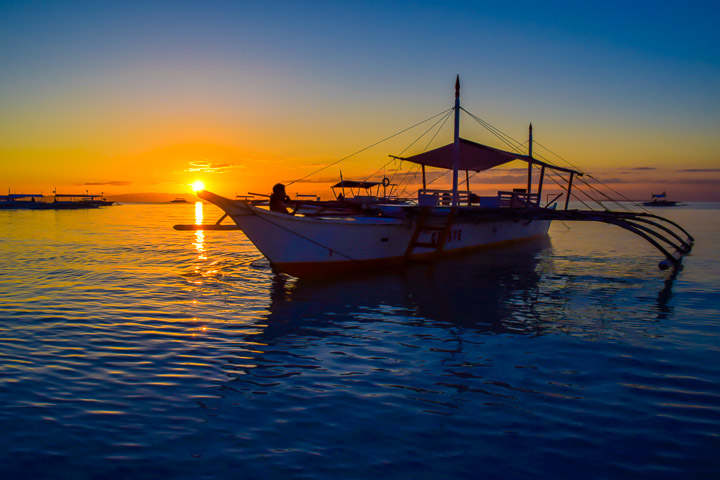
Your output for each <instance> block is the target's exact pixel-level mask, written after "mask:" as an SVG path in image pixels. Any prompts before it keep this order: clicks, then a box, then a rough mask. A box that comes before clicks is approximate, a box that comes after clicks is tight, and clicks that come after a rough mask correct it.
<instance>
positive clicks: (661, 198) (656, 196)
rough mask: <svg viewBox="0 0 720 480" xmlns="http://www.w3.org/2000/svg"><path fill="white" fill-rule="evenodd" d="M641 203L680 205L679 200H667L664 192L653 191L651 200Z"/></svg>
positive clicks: (656, 205)
mask: <svg viewBox="0 0 720 480" xmlns="http://www.w3.org/2000/svg"><path fill="white" fill-rule="evenodd" d="M642 204H643V205H644V206H646V207H675V206H677V205H681V203H679V202H676V201H673V200H668V199H667V194H666V193H665V192H663V193H653V194H652V200H651V201H649V202H643V203H642Z"/></svg>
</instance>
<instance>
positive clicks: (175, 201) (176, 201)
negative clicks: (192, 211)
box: [170, 198, 190, 203]
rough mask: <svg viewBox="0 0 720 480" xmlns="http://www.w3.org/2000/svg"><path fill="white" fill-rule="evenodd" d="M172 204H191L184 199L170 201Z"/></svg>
mask: <svg viewBox="0 0 720 480" xmlns="http://www.w3.org/2000/svg"><path fill="white" fill-rule="evenodd" d="M170 203H190V202H188V201H187V200H185V199H184V198H176V199H175V200H170Z"/></svg>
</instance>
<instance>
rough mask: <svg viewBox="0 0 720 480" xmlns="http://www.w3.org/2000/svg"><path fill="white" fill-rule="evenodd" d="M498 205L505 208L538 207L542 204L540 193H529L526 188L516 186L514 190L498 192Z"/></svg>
mask: <svg viewBox="0 0 720 480" xmlns="http://www.w3.org/2000/svg"><path fill="white" fill-rule="evenodd" d="M497 198H498V206H499V207H505V208H525V207H537V206H538V205H539V204H540V195H538V194H537V193H527V191H525V189H524V188H516V189H514V190H513V191H512V192H507V191H499V192H498V197H497Z"/></svg>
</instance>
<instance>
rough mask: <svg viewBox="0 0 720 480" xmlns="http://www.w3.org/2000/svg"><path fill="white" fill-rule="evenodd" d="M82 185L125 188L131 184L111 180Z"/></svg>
mask: <svg viewBox="0 0 720 480" xmlns="http://www.w3.org/2000/svg"><path fill="white" fill-rule="evenodd" d="M83 185H91V186H97V185H112V186H115V187H127V186H128V185H132V182H126V181H124V180H113V181H111V182H87V183H83Z"/></svg>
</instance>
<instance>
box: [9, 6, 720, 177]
mask: <svg viewBox="0 0 720 480" xmlns="http://www.w3.org/2000/svg"><path fill="white" fill-rule="evenodd" d="M718 20H720V6H718V5H717V4H715V3H713V2H694V1H690V2H684V3H678V2H604V3H602V4H597V5H591V4H584V3H580V2H527V1H517V2H513V3H511V4H508V3H500V2H462V1H449V2H428V1H416V2H392V1H389V2H373V1H365V2H314V1H309V2H283V1H268V2H245V1H236V2H214V1H207V2H199V1H193V2H190V1H176V2H132V1H130V2H112V1H111V2H75V1H66V2H1V3H0V162H2V163H0V164H5V165H4V166H3V168H8V167H7V165H9V164H10V163H15V164H17V162H16V161H15V159H17V158H22V159H24V160H27V162H25V161H23V162H22V163H23V164H24V165H25V166H24V167H23V169H21V171H19V172H18V174H17V177H14V176H12V175H14V173H13V172H8V175H10V177H9V179H8V181H10V183H14V184H20V183H24V182H29V181H30V179H31V178H33V177H37V172H33V171H32V169H31V166H32V164H33V160H35V161H36V162H35V163H37V165H38V167H37V168H40V169H41V170H42V171H43V172H45V173H46V175H44V178H43V179H42V180H43V181H49V180H50V177H51V174H52V173H53V171H52V165H53V164H54V163H57V162H53V158H55V159H58V161H60V162H65V163H66V164H67V162H70V160H69V159H70V156H71V155H74V157H72V158H74V160H72V162H74V163H73V165H74V167H73V166H71V168H69V169H64V171H57V172H54V173H56V174H57V175H58V176H59V177H60V178H61V179H62V181H67V182H70V183H71V184H72V182H76V183H77V182H83V181H88V182H90V181H92V182H102V181H103V180H107V181H108V182H109V181H118V180H125V179H121V178H119V177H118V175H121V174H122V173H123V172H124V171H125V172H127V170H128V169H127V165H130V166H131V167H132V168H135V167H134V166H137V165H138V164H143V165H144V166H145V167H147V165H148V164H150V165H156V166H157V168H156V170H157V171H154V172H153V174H154V176H155V177H161V176H163V175H164V174H165V175H166V176H167V177H169V180H168V183H169V184H172V182H176V183H182V182H184V181H185V180H184V179H182V178H181V177H182V175H179V174H178V173H177V172H179V171H181V168H180V166H179V162H186V161H189V160H191V158H190V157H191V156H192V155H190V154H187V155H185V156H182V155H181V156H177V152H178V149H179V148H180V145H181V144H193V145H196V147H197V146H198V145H208V148H209V153H208V155H207V158H208V159H209V161H211V162H212V161H213V155H220V156H221V157H223V159H224V161H228V162H235V163H237V164H238V165H239V164H242V165H246V164H248V162H252V161H253V159H267V158H270V157H272V158H276V157H277V158H281V157H282V158H299V159H300V160H302V161H309V160H308V159H309V158H310V157H313V158H316V159H317V161H318V162H322V161H323V160H329V161H331V160H333V159H334V158H337V157H342V156H344V155H345V154H347V153H349V152H351V151H354V150H355V149H356V148H357V147H360V146H363V145H364V144H366V143H370V142H371V141H373V140H376V139H378V138H381V137H382V136H384V135H385V134H388V133H393V132H394V131H397V130H398V129H400V128H402V127H404V126H407V125H409V124H412V123H414V122H415V121H417V120H419V119H422V118H425V117H427V116H429V115H431V114H434V113H437V112H439V111H441V110H443V109H445V108H447V107H449V106H450V105H451V101H452V99H451V95H452V84H453V80H454V77H455V75H456V74H458V73H459V74H460V75H461V79H462V82H463V104H464V105H465V107H466V108H468V109H469V110H471V111H472V112H473V113H476V114H478V115H480V116H481V117H482V118H484V119H486V120H488V121H490V122H491V123H493V124H495V125H496V126H498V127H499V128H501V129H502V130H504V131H507V132H508V133H510V134H511V135H514V136H522V135H524V132H525V130H526V128H527V123H528V122H530V121H532V122H533V123H534V124H535V126H536V132H537V133H536V135H537V136H538V139H544V142H543V143H545V144H550V145H553V147H554V148H553V149H554V150H556V151H557V150H559V151H561V152H563V155H564V156H568V157H570V158H572V159H573V162H574V163H576V164H578V165H580V166H582V167H583V168H587V169H590V170H595V171H598V170H600V171H602V169H603V168H607V169H609V170H611V169H612V168H616V167H620V166H628V165H632V166H633V167H647V166H654V167H660V168H664V169H668V170H669V169H671V168H673V167H674V166H676V165H677V164H678V163H681V164H682V166H683V168H685V169H692V168H695V169H711V168H713V167H720V158H719V157H718V154H717V153H716V152H718V151H719V150H720V140H719V139H718V137H720V135H718V133H719V132H720V113H719V112H720V87H719V85H720V34H719V33H718V29H717V28H716V23H717V21H718ZM281 139H284V140H281ZM480 140H482V139H480ZM319 143H324V145H318V144H319ZM263 145H265V146H267V148H265V147H263ZM197 148H200V147H197ZM158 151H166V152H167V151H173V152H175V153H173V155H176V158H175V159H172V158H169V157H168V158H161V156H158V155H160V154H156V153H157V152H158ZM193 151H194V150H193ZM298 151H302V152H303V153H302V154H299V153H297V152H298ZM152 152H156V153H152ZM217 152H225V153H222V154H218V153H217ZM293 152H295V153H293ZM193 155H195V153H194V154H193ZM197 155H201V154H200V153H197ZM180 157H182V158H180ZM305 157H308V159H306V158H305ZM93 159H95V160H93ZM195 160H197V158H195ZM173 161H175V162H178V165H177V166H174V167H173V166H172V165H173ZM218 161H219V160H218ZM98 163H103V164H106V165H105V166H103V167H102V168H101V167H100V166H98V165H97V164H98ZM108 165H109V166H108ZM113 165H115V167H113ZM119 165H125V166H126V167H125V168H121V167H120V166H119ZM143 173H144V174H146V176H148V175H147V173H148V172H147V171H144V172H143ZM610 173H612V172H610ZM83 176H84V177H83ZM131 177H132V178H131ZM170 177H171V178H170ZM126 178H127V180H128V181H129V182H130V183H132V184H133V185H131V186H128V187H127V188H129V189H131V188H133V187H134V188H140V187H141V186H144V185H142V179H141V178H140V175H139V173H138V174H134V175H129V176H127V177H126ZM154 181H155V182H157V179H155V180H154ZM228 181H229V179H228ZM146 186H147V185H145V187H146ZM0 187H14V185H7V186H5V185H0ZM158 188H159V187H158Z"/></svg>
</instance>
